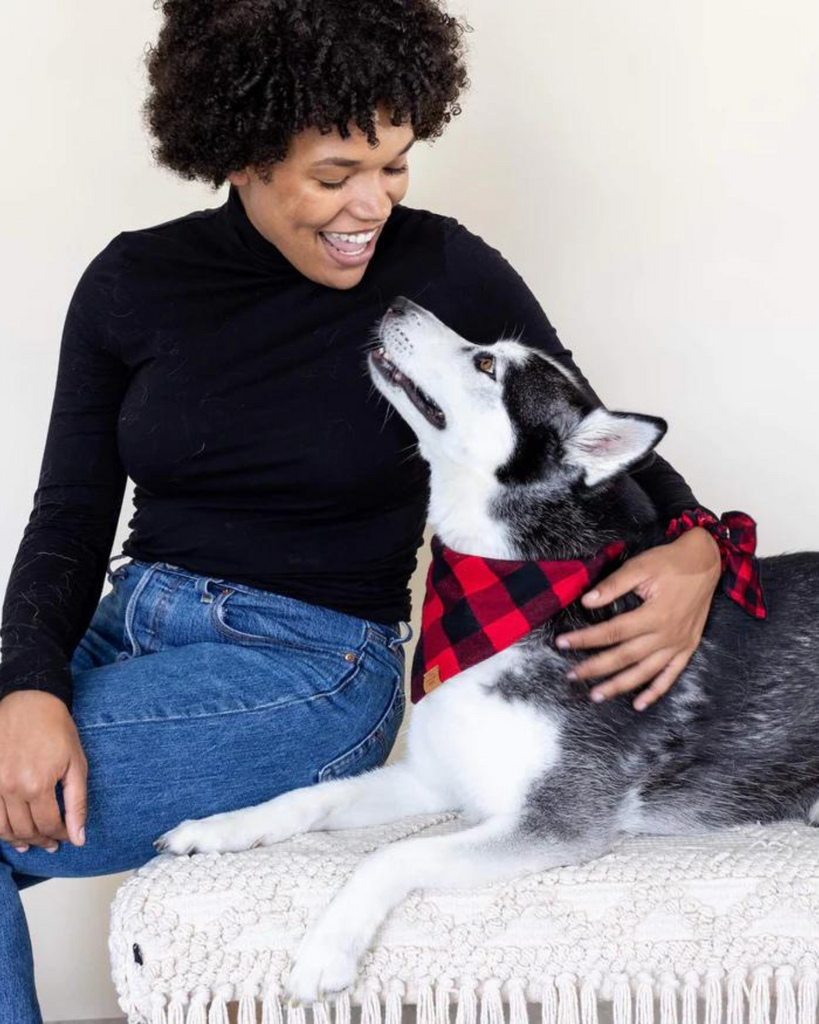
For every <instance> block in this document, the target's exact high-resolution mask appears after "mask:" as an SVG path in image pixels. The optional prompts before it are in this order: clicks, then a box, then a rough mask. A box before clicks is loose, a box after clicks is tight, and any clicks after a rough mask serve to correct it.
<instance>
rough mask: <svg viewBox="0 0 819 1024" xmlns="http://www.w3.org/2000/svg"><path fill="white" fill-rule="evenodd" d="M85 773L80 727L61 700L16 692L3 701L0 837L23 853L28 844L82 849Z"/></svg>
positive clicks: (0, 704) (0, 713) (33, 692)
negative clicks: (69, 845) (60, 795)
mask: <svg viewBox="0 0 819 1024" xmlns="http://www.w3.org/2000/svg"><path fill="white" fill-rule="evenodd" d="M87 775H88V764H87V762H86V760H85V754H84V753H83V749H82V744H81V743H80V737H79V734H78V732H77V728H76V726H75V725H74V720H73V719H72V717H71V714H70V713H69V711H68V708H67V707H66V706H65V704H64V703H63V702H62V701H61V700H60V699H59V698H58V697H55V696H53V694H50V693H41V692H39V691H37V690H18V691H15V692H14V693H9V694H7V695H6V696H5V697H4V698H3V699H2V700H0V839H3V840H5V841H6V842H7V843H11V844H12V846H14V847H15V848H16V849H17V850H18V851H19V852H20V853H25V851H26V850H27V849H28V848H29V846H44V847H45V848H46V849H47V850H48V851H49V852H50V853H53V852H54V851H55V850H57V849H58V846H59V843H60V842H65V841H66V840H67V841H69V842H71V843H73V844H74V845H75V846H82V844H83V843H84V842H85V829H84V826H85V810H86V777H87ZM60 781H61V782H62V784H63V802H64V804H65V822H63V820H62V818H61V817H60V808H59V806H58V804H57V794H56V792H55V787H56V785H57V783H58V782H60Z"/></svg>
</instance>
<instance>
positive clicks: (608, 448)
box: [563, 406, 668, 487]
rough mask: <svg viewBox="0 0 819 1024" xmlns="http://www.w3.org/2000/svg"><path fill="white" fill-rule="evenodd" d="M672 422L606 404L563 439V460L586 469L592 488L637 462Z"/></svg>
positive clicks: (587, 478)
mask: <svg viewBox="0 0 819 1024" xmlns="http://www.w3.org/2000/svg"><path fill="white" fill-rule="evenodd" d="M667 430H668V424H667V423H666V421H665V420H663V419H660V418H659V417H658V416H642V415H640V414H639V413H631V412H610V411H609V410H608V409H605V408H604V407H603V406H599V407H598V408H596V409H593V410H592V411H591V412H590V413H589V414H588V415H587V416H584V417H583V419H582V420H580V421H579V423H578V424H577V426H576V427H575V428H574V429H573V430H572V432H571V434H569V436H568V437H566V438H565V439H564V441H563V459H564V461H565V462H566V463H567V464H568V465H570V466H579V467H580V469H582V470H583V471H584V480H585V482H586V484H587V485H588V486H589V487H594V486H595V484H599V483H602V482H603V481H604V480H608V479H610V478H611V477H613V476H616V475H617V474H618V473H622V472H624V471H625V470H626V469H628V467H629V466H632V465H634V463H635V462H638V461H639V460H640V459H641V458H643V456H644V455H646V454H647V453H648V452H649V451H651V449H652V448H654V446H655V445H656V444H657V443H658V442H659V441H660V439H661V438H662V437H663V435H664V434H665V432H666V431H667Z"/></svg>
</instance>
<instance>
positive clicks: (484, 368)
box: [475, 356, 495, 380]
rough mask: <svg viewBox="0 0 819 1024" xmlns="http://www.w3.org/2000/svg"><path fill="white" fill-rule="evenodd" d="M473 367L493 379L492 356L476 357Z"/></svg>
mask: <svg viewBox="0 0 819 1024" xmlns="http://www.w3.org/2000/svg"><path fill="white" fill-rule="evenodd" d="M475 365H476V366H477V367H478V369H479V370H480V371H481V373H485V374H487V375H488V376H490V377H491V378H492V380H494V379H495V357H494V356H476V357H475Z"/></svg>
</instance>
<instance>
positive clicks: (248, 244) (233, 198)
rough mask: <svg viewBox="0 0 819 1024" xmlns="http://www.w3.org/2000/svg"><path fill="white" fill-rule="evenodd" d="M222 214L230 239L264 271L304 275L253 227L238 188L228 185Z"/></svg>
mask: <svg viewBox="0 0 819 1024" xmlns="http://www.w3.org/2000/svg"><path fill="white" fill-rule="evenodd" d="M223 215H224V220H225V224H226V227H227V231H228V233H229V235H230V238H231V241H232V242H233V243H234V244H235V245H236V246H238V247H239V248H240V249H241V250H242V251H243V252H245V253H246V254H247V255H248V256H249V257H250V258H251V259H252V260H253V262H254V263H256V264H257V265H259V266H260V267H264V268H265V270H266V271H268V272H270V273H273V274H276V273H280V274H286V275H293V276H298V277H304V275H303V274H302V272H301V271H300V270H298V268H297V267H295V266H294V265H293V264H292V263H291V262H290V260H289V259H288V258H287V257H286V256H285V255H284V253H283V252H282V251H281V249H279V248H277V246H275V245H274V244H273V243H272V242H271V241H269V240H268V239H267V238H265V236H264V235H263V234H262V233H261V232H260V231H259V230H258V229H257V228H256V227H254V225H253V223H252V222H251V220H250V218H249V217H248V215H247V211H246V210H245V207H244V203H243V202H242V198H241V196H240V195H239V189H238V188H237V187H236V186H235V185H231V186H230V191H229V192H228V197H227V200H226V201H225V204H224V207H223Z"/></svg>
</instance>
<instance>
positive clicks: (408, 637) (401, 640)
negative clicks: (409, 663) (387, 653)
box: [388, 622, 415, 650]
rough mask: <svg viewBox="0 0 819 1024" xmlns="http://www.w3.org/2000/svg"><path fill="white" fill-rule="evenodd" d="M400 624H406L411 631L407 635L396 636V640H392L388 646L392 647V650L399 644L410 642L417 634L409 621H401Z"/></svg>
mask: <svg viewBox="0 0 819 1024" xmlns="http://www.w3.org/2000/svg"><path fill="white" fill-rule="evenodd" d="M399 625H400V626H406V627H407V629H408V630H409V632H408V633H407V635H406V636H397V637H395V639H394V640H390V642H389V644H388V647H389V648H390V650H393V649H394V648H395V647H397V646H398V645H399V644H406V643H409V642H410V640H412V638H413V636H414V635H415V634H414V631H413V628H412V626H411V625H410V624H409V623H408V622H401V623H399Z"/></svg>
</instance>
